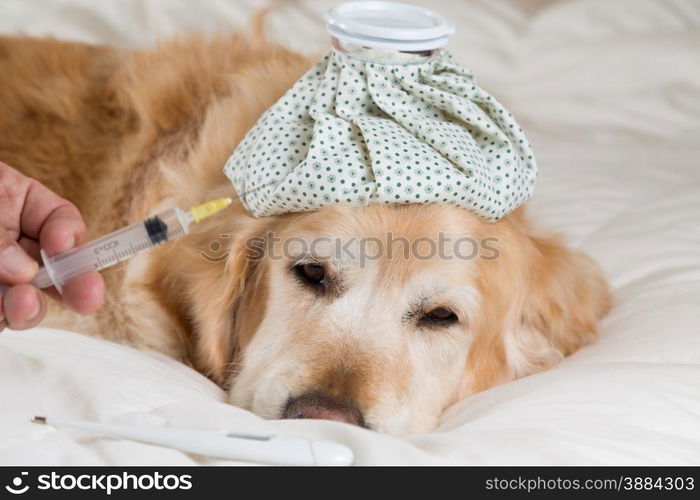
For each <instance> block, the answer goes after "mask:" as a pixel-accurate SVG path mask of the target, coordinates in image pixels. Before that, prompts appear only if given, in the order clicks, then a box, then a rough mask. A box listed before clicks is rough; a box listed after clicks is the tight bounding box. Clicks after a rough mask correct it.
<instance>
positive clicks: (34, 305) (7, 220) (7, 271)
mask: <svg viewBox="0 0 700 500" xmlns="http://www.w3.org/2000/svg"><path fill="white" fill-rule="evenodd" d="M84 236H85V223H84V221H83V218H82V217H81V215H80V212H78V209H77V208H76V206H75V205H73V204H72V203H71V202H69V201H67V200H64V199H63V198H61V197H60V196H58V195H57V194H55V193H54V192H52V191H51V190H49V189H48V188H46V187H45V186H43V185H42V184H40V183H39V182H38V181H36V180H34V179H32V178H29V177H27V176H25V175H23V174H21V173H20V172H18V171H17V170H15V169H13V168H12V167H10V166H9V165H6V164H4V163H2V162H0V283H2V284H4V285H8V288H7V289H6V290H4V291H3V292H2V295H1V296H0V331H2V329H3V328H4V327H6V326H9V327H10V328H12V329H13V330H23V329H26V328H31V327H33V326H36V325H37V324H38V323H39V321H41V319H42V318H43V317H44V314H45V313H46V297H45V295H44V293H42V291H40V290H38V289H37V288H36V287H34V286H32V285H31V284H30V283H29V282H30V281H31V280H32V278H33V277H34V275H35V274H36V272H37V270H38V268H39V264H38V261H39V249H40V248H42V249H44V251H45V252H46V253H47V254H48V255H54V254H56V253H59V252H63V251H66V250H69V249H71V248H73V247H74V246H76V244H79V243H80V242H81V240H82V239H83V238H84ZM44 292H46V294H48V295H51V296H53V297H54V298H55V299H57V300H58V301H60V302H62V303H63V304H64V305H65V306H66V307H68V308H69V309H71V310H73V311H76V312H78V313H81V314H88V313H91V312H93V311H94V310H96V309H97V308H98V307H100V305H101V304H102V302H103V301H104V294H105V291H104V282H103V281H102V278H101V277H100V275H99V274H98V273H97V272H94V271H93V272H90V273H85V274H83V275H80V276H77V277H75V278H73V279H71V280H70V281H69V282H68V283H66V284H65V285H64V288H63V295H60V294H59V293H58V292H57V291H56V290H55V289H53V288H50V289H46V290H44Z"/></svg>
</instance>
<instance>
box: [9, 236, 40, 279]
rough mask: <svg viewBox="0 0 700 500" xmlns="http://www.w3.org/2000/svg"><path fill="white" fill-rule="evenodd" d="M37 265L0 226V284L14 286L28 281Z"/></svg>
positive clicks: (35, 270)
mask: <svg viewBox="0 0 700 500" xmlns="http://www.w3.org/2000/svg"><path fill="white" fill-rule="evenodd" d="M38 268H39V264H38V263H37V262H36V261H35V260H34V259H32V258H31V257H30V256H29V255H27V253H26V252H25V251H24V250H23V249H22V247H21V246H19V244H18V243H17V242H16V241H15V240H14V238H12V236H11V235H10V233H9V232H8V231H6V230H5V229H4V228H3V227H2V226H0V283H7V284H10V285H16V284H18V283H25V282H27V281H30V280H31V279H32V278H33V277H34V275H35V274H36V272H37V269H38Z"/></svg>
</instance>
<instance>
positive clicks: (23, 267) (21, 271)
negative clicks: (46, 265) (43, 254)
mask: <svg viewBox="0 0 700 500" xmlns="http://www.w3.org/2000/svg"><path fill="white" fill-rule="evenodd" d="M0 268H2V270H3V271H4V272H5V274H8V275H11V276H23V275H28V274H31V273H33V272H35V271H36V268H37V263H36V262H35V261H34V260H33V259H32V258H31V257H29V255H27V254H26V253H24V251H23V250H22V249H21V248H20V247H18V246H16V245H10V246H8V247H7V248H5V249H4V250H3V251H2V252H0Z"/></svg>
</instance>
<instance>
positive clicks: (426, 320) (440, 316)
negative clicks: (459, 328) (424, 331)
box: [419, 307, 458, 326]
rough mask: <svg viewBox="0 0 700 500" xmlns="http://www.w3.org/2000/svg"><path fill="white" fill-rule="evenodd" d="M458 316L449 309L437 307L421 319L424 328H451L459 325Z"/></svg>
mask: <svg viewBox="0 0 700 500" xmlns="http://www.w3.org/2000/svg"><path fill="white" fill-rule="evenodd" d="M457 321H458V318H457V315H456V314H455V313H454V312H453V311H452V309H450V308H449V307H436V308H435V309H432V310H431V311H428V312H427V313H426V314H424V315H423V317H421V319H420V321H419V323H420V324H421V325H422V326H449V325H452V324H454V323H457Z"/></svg>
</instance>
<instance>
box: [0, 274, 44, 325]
mask: <svg viewBox="0 0 700 500" xmlns="http://www.w3.org/2000/svg"><path fill="white" fill-rule="evenodd" d="M2 308H3V311H4V313H5V321H6V322H7V325H8V326H9V327H10V328H12V329H13V330H25V329H27V328H31V327H33V326H36V325H37V324H38V323H39V321H41V319H42V318H43V317H44V314H45V313H46V299H45V298H44V296H43V294H42V293H41V292H40V291H39V290H37V289H36V288H35V287H33V286H31V285H29V284H26V283H23V284H21V285H15V286H13V287H11V288H10V289H9V290H8V291H7V292H6V293H5V294H4V295H3V297H2Z"/></svg>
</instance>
